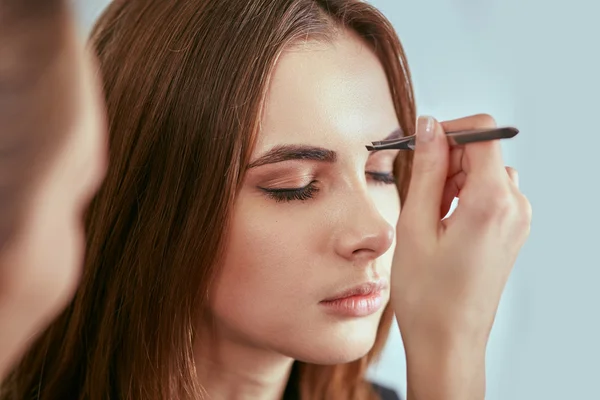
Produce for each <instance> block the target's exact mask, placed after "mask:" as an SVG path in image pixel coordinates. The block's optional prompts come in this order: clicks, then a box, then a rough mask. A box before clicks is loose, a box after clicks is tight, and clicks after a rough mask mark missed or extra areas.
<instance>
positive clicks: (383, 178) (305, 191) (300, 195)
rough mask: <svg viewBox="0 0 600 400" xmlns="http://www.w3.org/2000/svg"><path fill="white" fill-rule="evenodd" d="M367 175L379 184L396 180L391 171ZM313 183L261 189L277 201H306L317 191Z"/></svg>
mask: <svg viewBox="0 0 600 400" xmlns="http://www.w3.org/2000/svg"><path fill="white" fill-rule="evenodd" d="M367 175H369V176H371V177H372V178H373V180H374V181H375V182H377V184H380V185H392V184H394V183H395V182H396V181H395V178H394V174H393V173H384V172H367ZM315 183H316V181H312V182H311V183H309V184H308V185H306V186H304V187H302V188H297V189H264V188H261V189H262V190H263V191H264V192H265V193H266V194H267V196H269V197H270V198H271V199H273V200H275V201H276V202H278V203H280V202H290V201H293V200H299V201H306V200H309V199H312V198H313V197H314V195H315V194H316V193H317V192H318V191H319V188H318V187H316V186H315Z"/></svg>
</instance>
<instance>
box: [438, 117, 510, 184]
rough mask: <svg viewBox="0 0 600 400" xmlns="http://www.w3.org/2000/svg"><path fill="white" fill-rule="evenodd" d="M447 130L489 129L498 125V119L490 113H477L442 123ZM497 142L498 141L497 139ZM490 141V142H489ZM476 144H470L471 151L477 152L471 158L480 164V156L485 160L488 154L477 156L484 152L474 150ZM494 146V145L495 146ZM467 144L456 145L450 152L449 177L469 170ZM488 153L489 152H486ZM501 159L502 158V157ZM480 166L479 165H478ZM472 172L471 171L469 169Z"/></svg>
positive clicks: (484, 151)
mask: <svg viewBox="0 0 600 400" xmlns="http://www.w3.org/2000/svg"><path fill="white" fill-rule="evenodd" d="M441 125H442V127H443V128H444V131H445V132H457V131H465V130H474V129H489V128H495V127H496V121H495V120H494V118H493V117H491V116H490V115H488V114H475V115H471V116H468V117H463V118H458V119H454V120H449V121H444V122H442V123H441ZM496 142H497V141H496ZM488 143H489V142H488ZM474 144H476V143H473V144H470V145H469V150H470V151H469V153H475V154H474V155H473V156H470V157H471V158H475V164H476V165H480V164H481V163H480V162H478V161H479V159H480V158H483V159H484V160H485V157H487V156H486V155H484V156H482V157H480V158H477V156H478V155H479V154H480V153H482V150H481V149H478V150H477V151H475V152H474V151H472V150H473V149H472V146H473V145H474ZM475 147H489V146H475ZM493 147H494V146H492V148H493ZM465 149H466V146H456V147H453V148H452V150H451V154H450V167H449V168H448V177H451V176H454V175H456V174H458V173H459V172H460V171H468V170H469V169H471V168H470V165H469V157H467V156H466V153H465ZM486 151H487V150H483V153H486ZM486 154H487V153H486ZM500 159H501V158H500ZM478 168H479V167H478ZM469 172H470V171H469Z"/></svg>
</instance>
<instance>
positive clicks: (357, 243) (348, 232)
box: [335, 193, 395, 261]
mask: <svg viewBox="0 0 600 400" xmlns="http://www.w3.org/2000/svg"><path fill="white" fill-rule="evenodd" d="M341 208H342V209H341V210H340V211H341V212H340V216H339V217H340V220H339V225H338V229H337V235H336V237H335V249H336V252H337V253H338V254H339V255H340V256H342V257H344V258H345V259H348V260H351V261H354V260H357V259H361V258H362V259H375V258H377V257H379V256H381V255H382V254H384V253H385V252H386V251H388V249H389V248H390V246H391V245H392V243H393V241H394V233H395V232H394V227H393V226H392V225H390V224H389V223H388V221H386V220H385V218H384V217H383V215H381V213H380V212H379V210H378V209H377V207H376V205H375V203H374V202H373V201H372V200H371V198H370V196H368V194H366V193H365V194H360V195H358V194H357V195H355V196H352V198H349V199H347V201H346V202H344V206H343V207H341Z"/></svg>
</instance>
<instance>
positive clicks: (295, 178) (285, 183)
mask: <svg viewBox="0 0 600 400" xmlns="http://www.w3.org/2000/svg"><path fill="white" fill-rule="evenodd" d="M313 179H314V176H313V175H312V174H307V173H305V174H293V175H284V176H277V177H274V178H271V179H267V180H264V181H263V183H262V184H261V185H260V186H261V187H262V188H266V189H268V188H273V189H286V188H300V187H304V186H306V185H308V184H309V183H310V182H311V181H312V180H313Z"/></svg>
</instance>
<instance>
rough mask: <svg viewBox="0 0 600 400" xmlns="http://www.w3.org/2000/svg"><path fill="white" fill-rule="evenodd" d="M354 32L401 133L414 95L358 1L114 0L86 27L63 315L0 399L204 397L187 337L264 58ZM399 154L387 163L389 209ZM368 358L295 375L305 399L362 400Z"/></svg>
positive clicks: (250, 137)
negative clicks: (386, 87) (88, 110)
mask: <svg viewBox="0 0 600 400" xmlns="http://www.w3.org/2000/svg"><path fill="white" fill-rule="evenodd" d="M339 28H347V29H351V30H353V31H355V32H357V33H358V34H359V35H360V36H361V37H363V38H364V40H365V41H366V42H367V43H369V44H370V45H371V46H372V48H373V50H374V51H375V52H376V54H377V55H378V56H379V58H380V60H381V62H382V64H383V66H384V68H385V71H386V73H387V76H388V80H389V83H390V90H391V93H392V97H393V100H394V103H395V108H396V111H397V114H398V119H399V122H400V125H401V128H402V129H403V130H404V132H412V131H414V124H415V119H416V112H415V106H414V101H413V90H412V86H411V81H410V75H409V71H408V67H407V64H406V60H405V56H404V53H403V50H402V47H401V45H400V42H399V40H398V38H397V37H396V34H395V33H394V30H393V28H392V26H391V25H390V23H389V22H388V21H387V20H386V19H385V18H384V17H383V16H382V15H381V14H380V13H379V12H378V11H376V10H375V9H374V8H373V7H371V6H370V5H368V4H366V3H364V2H362V1H359V0H245V1H240V0H196V1H141V0H116V1H113V3H112V4H111V5H110V6H109V8H108V9H107V10H106V11H105V13H104V14H103V16H102V17H101V18H100V20H99V21H98V23H97V25H96V26H95V28H94V31H93V34H92V38H91V42H92V44H93V46H94V48H95V50H96V53H97V55H98V57H99V61H100V68H101V71H102V74H103V81H104V91H105V96H106V102H107V107H108V117H109V129H110V154H111V155H110V166H109V170H108V174H107V178H106V181H105V183H104V185H103V187H102V189H101V191H100V193H99V194H98V195H97V197H96V198H95V199H94V201H93V203H92V205H91V207H90V209H89V213H88V216H87V221H86V226H87V255H86V262H85V271H84V275H83V281H82V284H81V287H80V289H79V291H78V292H77V294H76V296H75V298H74V300H73V302H72V304H71V305H70V306H69V307H68V309H67V310H66V311H65V312H64V313H63V314H62V315H61V316H60V317H59V318H58V319H57V320H56V321H55V322H54V323H53V325H52V326H51V327H50V328H49V329H48V330H46V331H45V332H44V333H43V334H42V335H41V337H40V338H39V339H38V340H37V342H36V343H35V345H34V347H33V348H32V349H31V351H30V352H29V353H28V354H27V356H26V357H25V358H24V360H23V361H22V363H21V364H20V365H19V366H18V367H17V368H16V369H15V371H14V372H13V374H12V375H11V377H10V378H9V379H8V380H7V381H6V382H5V384H4V387H3V390H4V392H3V394H2V395H0V399H2V400H8V399H19V400H21V399H26V398H35V399H41V400H44V399H90V400H94V399H108V398H110V399H192V398H203V397H202V387H201V384H202V383H201V382H197V378H196V371H195V364H194V358H193V351H192V350H193V346H192V344H193V340H194V329H195V325H196V324H197V321H199V316H200V315H199V313H201V312H202V310H203V309H205V308H206V307H207V302H206V299H207V293H208V291H209V289H210V286H211V280H212V279H213V277H214V276H215V274H216V272H217V271H216V267H215V266H216V265H217V263H218V260H219V257H220V253H221V252H222V249H223V243H224V238H225V237H226V236H227V227H228V222H229V217H230V211H231V209H232V206H233V203H234V201H235V198H236V194H237V191H238V189H239V188H240V185H241V183H242V180H243V177H244V171H245V168H246V165H247V163H248V161H249V157H250V154H251V152H252V149H253V146H254V142H255V139H256V136H257V133H258V128H259V119H260V115H261V111H262V107H263V102H264V98H265V96H266V91H267V90H268V82H269V77H270V76H271V73H272V71H273V69H274V66H275V63H276V59H277V57H278V55H279V54H280V53H281V52H282V51H283V50H284V49H285V48H286V47H287V46H290V45H293V44H294V43H295V42H297V41H298V40H306V39H307V38H310V39H314V40H331V39H332V38H334V35H335V32H336V31H338V30H339ZM410 165H411V160H410V155H408V154H402V155H401V156H400V157H399V159H398V164H397V176H398V179H399V182H400V184H399V191H400V196H401V199H403V198H404V196H405V194H406V190H407V185H408V182H409V177H410ZM391 321H392V311H391V309H390V308H389V307H388V308H387V309H386V311H385V313H384V315H383V318H382V321H381V324H380V328H379V333H378V337H377V341H376V344H375V346H374V348H373V349H372V351H371V352H370V353H369V354H368V355H367V356H365V357H364V358H362V359H360V360H357V361H355V362H352V363H349V364H345V365H338V366H317V365H310V364H304V363H300V362H298V363H297V365H296V366H297V369H298V370H299V381H298V385H299V387H300V389H301V396H302V398H303V399H315V400H316V399H371V398H376V395H375V394H374V392H372V390H371V387H370V385H369V384H368V383H367V382H365V381H364V374H365V372H366V369H367V367H368V364H369V363H370V362H371V361H372V360H374V358H375V357H376V356H377V355H378V353H379V352H380V351H381V349H382V347H383V345H384V342H385V340H386V338H387V333H388V331H389V328H390V324H391Z"/></svg>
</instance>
